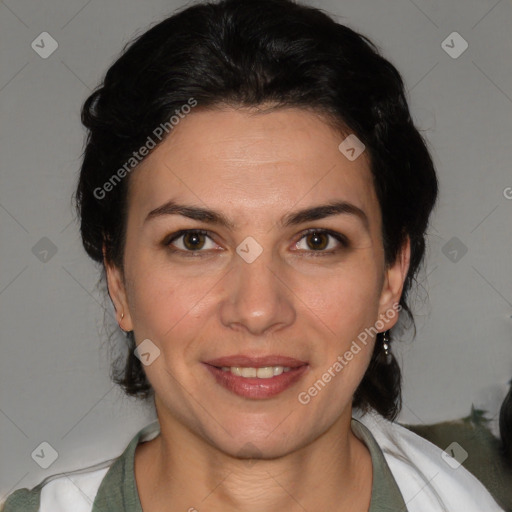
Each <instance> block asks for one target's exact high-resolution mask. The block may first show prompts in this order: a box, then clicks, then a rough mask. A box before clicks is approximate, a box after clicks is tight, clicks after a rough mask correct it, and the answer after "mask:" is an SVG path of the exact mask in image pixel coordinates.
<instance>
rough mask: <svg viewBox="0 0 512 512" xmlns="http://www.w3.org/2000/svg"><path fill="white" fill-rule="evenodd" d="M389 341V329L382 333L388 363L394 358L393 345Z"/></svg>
mask: <svg viewBox="0 0 512 512" xmlns="http://www.w3.org/2000/svg"><path fill="white" fill-rule="evenodd" d="M389 343H390V339H389V330H387V331H384V332H383V333H382V348H383V349H384V356H385V358H386V363H388V364H389V363H390V362H391V360H392V358H393V356H392V355H391V347H390V345H389Z"/></svg>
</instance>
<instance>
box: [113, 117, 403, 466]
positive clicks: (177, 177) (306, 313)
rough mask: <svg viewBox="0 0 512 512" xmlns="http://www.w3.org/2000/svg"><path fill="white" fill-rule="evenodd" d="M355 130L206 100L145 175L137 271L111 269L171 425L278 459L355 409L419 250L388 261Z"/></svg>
mask: <svg viewBox="0 0 512 512" xmlns="http://www.w3.org/2000/svg"><path fill="white" fill-rule="evenodd" d="M344 138H345V137H344V136H341V135H340V134H339V133H338V132H337V131H335V130H334V129H333V128H332V127H330V126H329V125H328V124H327V123H326V122H324V121H323V120H322V119H321V118H320V117H319V116H316V115H314V114H312V113H310V112H307V111H304V110H300V109H291V108H290V109H281V110H277V111H273V112H271V113H265V114H262V113H255V111H254V110H252V111H250V110H234V109H226V110H216V111H214V110H210V111H199V110H197V111H195V112H193V113H192V114H190V115H188V117H186V118H184V119H183V120H181V122H180V123H179V125H178V126H177V127H175V128H174V130H173V132H172V133H171V135H170V136H169V137H168V138H167V139H166V140H165V141H164V142H162V143H161V145H160V146H158V147H157V148H156V149H155V151H154V152H153V153H152V154H151V155H149V156H148V157H147V158H146V159H145V160H144V161H143V162H142V164H141V165H140V166H139V168H138V169H136V170H135V171H134V172H133V175H132V176H131V177H130V180H131V181H130V192H129V196H128V199H129V208H128V220H127V222H128V223H127V237H126V246H125V253H124V258H125V259H124V264H125V275H124V280H123V279H122V278H121V275H120V273H119V271H118V270H117V269H116V268H115V267H110V266H109V267H108V268H107V276H108V282H109V291H110V294H111V296H112V299H113V300H114V303H115V306H116V309H117V311H118V315H120V314H121V312H124V318H123V320H122V321H121V325H122V327H123V329H125V330H132V329H133V330H134V335H135V339H136V342H137V344H140V343H141V342H143V341H144V340H150V341H149V342H148V341H144V345H143V346H142V348H141V352H142V353H143V354H145V355H143V356H142V359H143V362H145V363H146V365H145V366H144V369H145V371H146V373H147V376H148V378H149V381H150V382H151V385H152V386H153V388H154V390H155V397H156V398H155V399H156V406H157V411H158V415H159V419H160V422H161V423H164V422H165V423H166V425H170V424H173V425H175V426H182V427H185V428H186V429H187V430H188V431H189V432H192V433H194V434H195V435H197V436H199V437H200V438H202V439H203V440H204V441H206V442H208V443H209V444H210V445H213V446H215V447H217V448H218V449H220V450H222V451H224V452H225V453H229V454H231V455H237V454H240V453H241V452H242V451H243V452H244V453H245V452H247V455H248V456H250V455H253V456H257V455H263V456H269V457H276V456H279V455H282V454H285V453H289V452H291V451H293V450H296V449H298V448H300V447H302V446H305V445H306V444H308V443H310V442H312V441H313V440H315V439H317V438H318V437H319V436H320V435H322V434H323V433H325V432H326V431H327V430H328V429H330V428H331V427H333V426H334V425H335V424H336V423H340V422H341V423H343V422H344V421H348V420H347V418H350V415H351V402H352V397H353V394H354V392H355V390H356V388H357V386H358V384H359V383H360V381H361V379H362V378H363V375H364V373H365V371H366V368H367V366H368V363H369V360H370V357H371V353H372V350H373V346H374V342H375V335H374V332H375V331H369V332H370V335H368V331H365V329H370V328H371V327H375V325H376V322H377V321H378V320H379V319H380V320H382V319H384V320H385V322H384V325H385V327H384V328H383V327H382V323H381V322H378V323H377V328H376V329H377V330H378V331H383V330H386V329H389V328H391V327H392V326H393V325H394V324H395V323H396V320H397V319H398V313H397V311H396V305H397V303H398V301H399V299H400V294H401V291H402V286H403V281H404V278H405V275H406V272H407V268H408V264H409V263H408V252H409V248H408V246H407V247H405V248H404V250H403V252H402V254H401V257H399V258H398V260H397V262H396V263H395V264H394V265H393V266H392V267H390V268H386V267H385V264H384V252H383V245H382V237H381V216H380V209H379V204H378V200H377V197H376V195H375V192H374V188H373V185H372V177H371V172H370V168H369V160H368V158H367V154H366V153H365V152H363V153H362V154H361V155H360V156H359V157H358V158H356V159H355V160H353V161H352V159H348V158H347V157H346V156H345V154H348V155H349V156H352V152H351V151H350V150H349V152H348V153H345V154H344V153H342V152H341V151H340V149H339V148H338V146H339V145H340V143H341V142H342V141H343V139H344ZM342 202H344V203H346V206H345V208H332V209H331V210H328V209H326V208H325V209H323V210H322V209H321V210H316V211H315V209H318V208H319V207H324V206H326V205H332V204H337V205H338V206H339V205H340V204H341V203H342ZM178 205H179V206H178ZM180 208H182V210H181V214H180ZM183 208H189V210H186V209H183ZM308 211H309V213H307V212H308ZM201 212H203V213H201ZM301 212H302V213H301ZM190 217H194V218H190ZM183 230H187V231H189V233H188V234H183V233H181V236H180V233H178V232H182V231H183ZM197 230H200V231H199V232H197ZM308 231H316V233H309V234H308ZM118 318H120V316H118ZM379 326H380V328H378V327H379ZM365 332H366V340H365V342H362V340H363V339H364V338H365V336H364V334H363V333H365ZM353 342H355V343H356V345H354V343H353ZM356 346H357V347H358V348H359V350H358V349H357V348H356ZM158 351H159V353H158ZM350 354H352V357H351V356H350ZM221 358H230V359H229V360H228V359H225V360H224V361H222V360H220V359H221ZM261 358H267V359H261ZM337 362H338V364H336V363H337ZM148 363H149V364H148ZM340 366H341V369H340ZM217 367H219V368H217ZM221 367H230V369H229V370H228V371H226V369H225V368H224V370H223V369H222V368H221ZM231 367H243V368H245V369H242V370H237V369H236V368H235V369H231ZM263 367H266V369H260V370H258V368H263ZM268 367H270V368H268ZM273 367H275V368H273ZM280 367H289V368H290V370H289V371H288V370H287V369H286V368H285V369H284V370H283V368H280ZM249 368H256V370H251V369H249ZM281 372H282V373H281ZM240 373H241V375H240ZM274 373H275V375H274ZM254 374H256V376H254ZM329 376H330V378H329ZM319 381H320V383H319ZM315 383H316V387H315ZM315 390H316V392H315Z"/></svg>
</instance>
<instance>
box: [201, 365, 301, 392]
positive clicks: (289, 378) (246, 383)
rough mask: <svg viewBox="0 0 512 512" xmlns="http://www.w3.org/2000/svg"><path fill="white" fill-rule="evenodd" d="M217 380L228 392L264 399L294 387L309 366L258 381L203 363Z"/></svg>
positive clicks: (292, 369)
mask: <svg viewBox="0 0 512 512" xmlns="http://www.w3.org/2000/svg"><path fill="white" fill-rule="evenodd" d="M203 364H204V365H205V366H206V368H207V369H208V371H209V372H210V373H211V374H212V375H213V376H214V377H215V380H216V381H217V382H218V383H219V384H220V385H221V386H224V387H225V388H226V389H227V390H229V391H231V392H232V393H235V394H236V395H239V396H243V397H245V398H255V399H264V398H272V397H273V396H276V395H278V394H279V393H282V392H283V391H284V390H285V389H288V388H289V387H291V386H293V384H295V383H296V382H297V381H298V380H299V379H300V378H301V377H302V376H303V375H304V373H305V372H306V371H307V369H308V367H309V366H308V365H307V364H305V365H303V366H299V367H298V368H291V369H290V371H289V372H283V373H281V375H276V376H274V377H271V378H270V379H258V378H256V377H239V376H238V375H234V374H233V373H231V372H230V371H229V372H226V371H224V370H222V369H221V368H217V367H216V366H212V365H211V364H206V363H203Z"/></svg>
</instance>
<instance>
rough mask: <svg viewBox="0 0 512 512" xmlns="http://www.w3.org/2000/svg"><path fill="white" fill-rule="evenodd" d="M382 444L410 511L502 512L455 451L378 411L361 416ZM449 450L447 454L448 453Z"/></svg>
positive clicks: (456, 449)
mask: <svg viewBox="0 0 512 512" xmlns="http://www.w3.org/2000/svg"><path fill="white" fill-rule="evenodd" d="M358 416H359V417H357V416H356V417H357V419H359V421H361V422H362V423H364V424H365V425H366V426H367V428H368V429H369V430H370V431H371V433H372V434H373V436H374V438H375V440H376V441H377V443H378V444H379V446H380V448H381V450H382V452H383V454H384V457H385V459H386V462H387V463H388V465H389V467H390V469H391V471H392V473H393V476H394V477H395V479H396V482H397V484H398V486H399V488H400V491H401V492H402V495H403V497H404V500H405V502H406V503H407V507H408V510H411V511H413V512H414V511H416V510H418V511H421V510H430V511H437V510H439V511H441V510H450V511H453V512H455V511H461V512H481V511H482V510H486V511H487V512H491V511H492V512H499V511H502V510H503V509H502V508H500V507H499V506H498V504H497V503H496V501H495V499H494V498H493V497H492V495H491V494H490V493H489V491H488V490H487V489H486V488H485V486H484V485H483V484H482V483H481V482H480V481H479V480H478V479H477V478H476V477H475V476H474V475H473V474H472V473H471V472H470V471H468V470H467V469H466V468H465V467H464V466H463V465H462V464H461V463H460V460H462V457H461V455H460V453H459V451H458V447H456V446H455V445H454V446H452V448H454V451H450V450H449V449H448V447H449V445H450V443H451V442H452V441H454V439H451V440H450V442H448V443H446V446H442V448H440V447H439V446H437V445H435V444H434V443H432V442H430V441H429V440H427V439H425V438H423V437H422V436H420V435H418V434H416V433H415V432H413V431H412V430H410V429H408V428H406V427H405V426H402V425H400V424H399V423H396V422H391V421H389V420H387V419H386V418H384V417H382V416H381V415H380V414H378V413H377V412H376V411H373V410H371V411H369V412H367V413H366V414H363V413H358ZM447 449H448V450H447Z"/></svg>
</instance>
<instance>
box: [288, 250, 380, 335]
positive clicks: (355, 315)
mask: <svg viewBox="0 0 512 512" xmlns="http://www.w3.org/2000/svg"><path fill="white" fill-rule="evenodd" d="M379 282H380V281H379V275H378V271H377V267H376V265H375V262H374V261H368V260H365V259H364V258H361V259H360V260H359V261H356V260H353V261H352V262H351V263H350V264H348V263H347V265H345V266H343V265H340V266H339V267H338V268H337V269H336V270H333V271H332V272H329V273H323V274H322V275H320V274H318V275H316V276H315V277H314V278H312V276H307V277H302V278H298V279H297V280H296V282H295V285H294V287H293V289H294V290H296V295H297V296H298V297H300V299H301V301H302V303H303V304H304V305H305V306H306V308H305V314H307V316H309V317H311V318H312V319H313V321H315V320H314V319H315V318H316V319H317V320H316V322H317V323H318V327H319V328H321V329H323V330H326V332H328V331H330V333H331V334H333V333H334V334H337V335H343V337H344V338H345V336H348V335H354V333H356V335H357V333H358V332H359V331H360V330H361V329H364V328H365V327H368V324H369V323H370V324H373V322H375V321H376V319H377V317H376V315H377V312H378V303H379V295H380V294H379V292H380V289H379ZM299 304H300V302H299ZM308 311H309V313H308Z"/></svg>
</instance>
